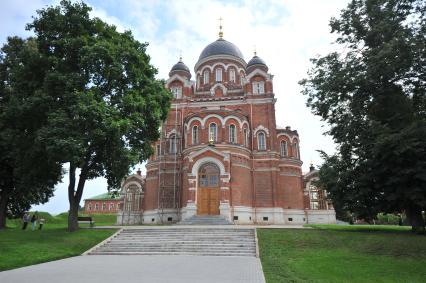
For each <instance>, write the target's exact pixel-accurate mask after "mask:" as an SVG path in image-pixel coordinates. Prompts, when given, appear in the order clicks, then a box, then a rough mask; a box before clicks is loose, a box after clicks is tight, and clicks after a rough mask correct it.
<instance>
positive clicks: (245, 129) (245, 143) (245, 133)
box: [243, 128, 248, 146]
mask: <svg viewBox="0 0 426 283" xmlns="http://www.w3.org/2000/svg"><path fill="white" fill-rule="evenodd" d="M243 134H244V146H247V145H248V142H247V141H248V135H247V128H244V130H243Z"/></svg>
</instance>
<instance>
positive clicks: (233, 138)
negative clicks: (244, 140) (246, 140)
mask: <svg viewBox="0 0 426 283" xmlns="http://www.w3.org/2000/svg"><path fill="white" fill-rule="evenodd" d="M229 143H237V131H236V128H235V125H230V126H229Z"/></svg>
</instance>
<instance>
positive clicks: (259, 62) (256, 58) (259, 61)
mask: <svg viewBox="0 0 426 283" xmlns="http://www.w3.org/2000/svg"><path fill="white" fill-rule="evenodd" d="M253 65H264V66H266V63H265V61H263V60H262V59H261V58H260V57H259V56H257V55H255V56H253V58H251V60H250V61H249V62H248V63H247V68H248V67H250V66H253Z"/></svg>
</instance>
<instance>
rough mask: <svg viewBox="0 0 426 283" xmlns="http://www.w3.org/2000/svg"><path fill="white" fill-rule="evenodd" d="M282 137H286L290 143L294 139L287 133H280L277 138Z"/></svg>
mask: <svg viewBox="0 0 426 283" xmlns="http://www.w3.org/2000/svg"><path fill="white" fill-rule="evenodd" d="M280 136H286V137H287V138H288V141H289V142H291V141H292V137H291V136H290V135H288V134H287V133H279V134H277V138H279V137H280Z"/></svg>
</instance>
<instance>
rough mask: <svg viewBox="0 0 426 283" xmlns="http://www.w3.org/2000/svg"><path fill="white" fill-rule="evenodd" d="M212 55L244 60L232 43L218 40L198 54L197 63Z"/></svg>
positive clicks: (221, 39)
mask: <svg viewBox="0 0 426 283" xmlns="http://www.w3.org/2000/svg"><path fill="white" fill-rule="evenodd" d="M213 55H231V56H235V57H238V58H241V59H243V60H244V57H243V54H242V53H241V51H240V49H239V48H238V47H237V46H236V45H235V44H233V43H231V42H229V41H226V40H224V39H223V38H219V39H218V40H216V41H214V42H212V43H210V44H209V45H207V46H206V48H204V50H203V51H202V52H201V54H200V58H198V61H200V60H202V59H204V58H207V57H209V56H213Z"/></svg>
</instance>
